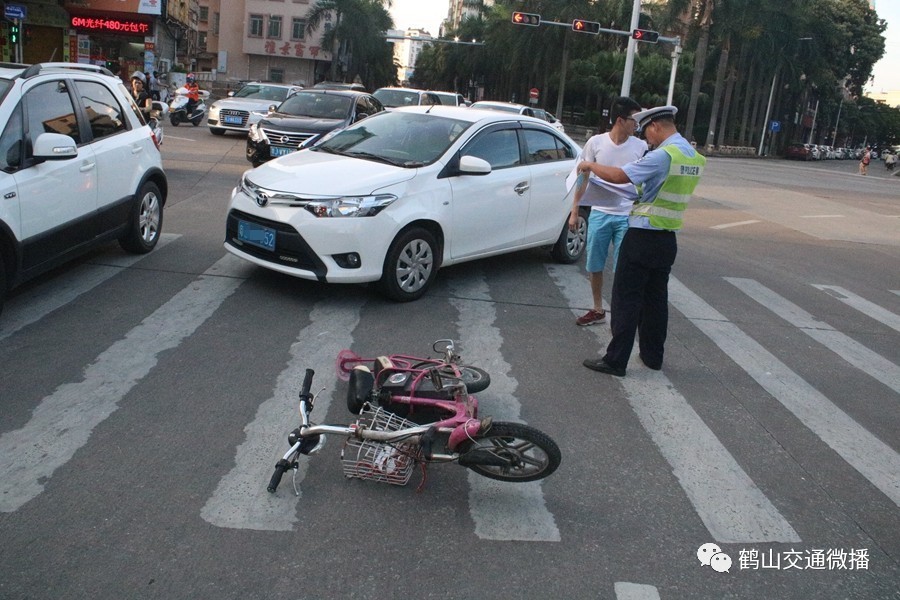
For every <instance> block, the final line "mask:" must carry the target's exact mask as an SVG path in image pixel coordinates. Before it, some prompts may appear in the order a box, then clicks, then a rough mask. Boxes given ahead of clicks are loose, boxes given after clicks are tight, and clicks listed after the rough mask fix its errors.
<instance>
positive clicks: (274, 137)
mask: <svg viewBox="0 0 900 600" xmlns="http://www.w3.org/2000/svg"><path fill="white" fill-rule="evenodd" d="M263 133H265V134H266V137H267V138H269V143H270V144H271V145H273V146H287V147H290V148H297V147H298V146H300V144H302V143H303V142H305V141H306V140H308V139H309V138H311V137H313V136H314V135H316V134H315V133H297V132H296V131H278V130H277V129H266V128H263Z"/></svg>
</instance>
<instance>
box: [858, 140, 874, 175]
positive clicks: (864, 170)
mask: <svg viewBox="0 0 900 600" xmlns="http://www.w3.org/2000/svg"><path fill="white" fill-rule="evenodd" d="M871 160H872V156H871V150H870V149H869V147H868V146H866V149H865V150H863V153H862V156H860V157H859V174H860V175H868V174H869V162H871Z"/></svg>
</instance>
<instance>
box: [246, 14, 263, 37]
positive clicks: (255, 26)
mask: <svg viewBox="0 0 900 600" xmlns="http://www.w3.org/2000/svg"><path fill="white" fill-rule="evenodd" d="M247 35H248V36H249V37H257V38H261V37H262V36H263V16H262V15H250V30H249V31H248V32H247Z"/></svg>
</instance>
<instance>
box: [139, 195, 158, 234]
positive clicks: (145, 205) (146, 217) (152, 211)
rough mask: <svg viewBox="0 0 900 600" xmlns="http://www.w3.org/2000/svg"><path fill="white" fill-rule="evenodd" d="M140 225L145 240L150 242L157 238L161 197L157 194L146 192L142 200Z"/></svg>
mask: <svg viewBox="0 0 900 600" xmlns="http://www.w3.org/2000/svg"><path fill="white" fill-rule="evenodd" d="M139 227H140V229H141V239H143V240H144V242H146V243H148V244H149V243H150V242H152V241H153V240H154V239H156V236H157V234H158V233H159V198H157V197H156V194H153V193H150V194H145V195H144V197H143V199H142V200H141V214H140V217H139Z"/></svg>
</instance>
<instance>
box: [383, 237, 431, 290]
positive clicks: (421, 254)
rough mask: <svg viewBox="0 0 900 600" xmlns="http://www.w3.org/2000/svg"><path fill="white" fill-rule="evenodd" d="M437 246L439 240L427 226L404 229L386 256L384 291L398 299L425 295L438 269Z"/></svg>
mask: <svg viewBox="0 0 900 600" xmlns="http://www.w3.org/2000/svg"><path fill="white" fill-rule="evenodd" d="M436 250H437V242H436V241H435V239H434V236H433V235H432V234H431V232H429V231H428V230H426V229H422V228H421V227H414V228H412V229H408V230H406V231H404V232H402V233H400V235H398V236H397V237H396V238H395V239H394V242H393V243H392V244H391V247H390V249H388V253H387V257H386V258H385V259H384V269H383V270H382V272H381V281H379V284H380V287H381V291H382V293H383V294H384V295H385V296H387V297H388V298H390V299H391V300H396V301H397V302H411V301H412V300H417V299H419V298H421V297H422V295H423V294H424V293H425V292H426V290H428V286H430V285H431V282H432V281H433V280H434V276H435V273H436V272H437V268H438V263H437V258H436V256H435V251H436Z"/></svg>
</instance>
